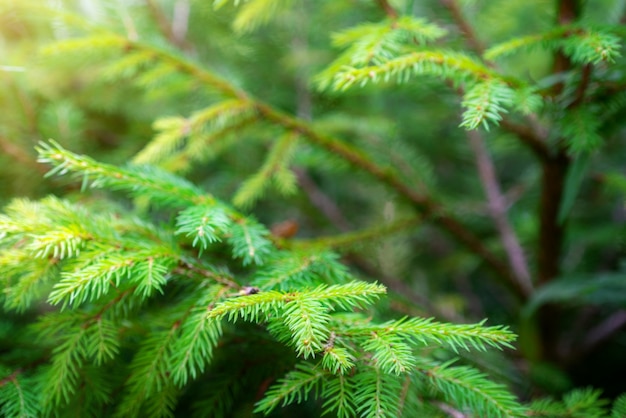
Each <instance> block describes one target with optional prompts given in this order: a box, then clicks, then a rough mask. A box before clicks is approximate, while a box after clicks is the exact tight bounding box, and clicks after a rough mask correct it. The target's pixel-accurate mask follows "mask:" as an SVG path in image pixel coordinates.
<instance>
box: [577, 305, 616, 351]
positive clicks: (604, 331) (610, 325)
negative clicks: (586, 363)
mask: <svg viewBox="0 0 626 418" xmlns="http://www.w3.org/2000/svg"><path fill="white" fill-rule="evenodd" d="M624 326H626V310H624V309H620V310H619V311H617V312H614V313H613V314H612V315H611V316H609V317H608V318H606V319H605V320H604V321H602V322H600V323H599V324H598V325H597V326H595V327H594V328H592V329H591V330H590V331H589V332H588V333H587V339H586V340H585V341H583V343H582V348H581V353H590V352H592V351H593V350H595V349H596V348H597V347H598V346H600V345H601V344H602V343H604V342H605V341H607V340H608V339H609V338H611V336H613V335H614V334H615V333H616V332H618V331H620V330H621V329H622V328H624Z"/></svg>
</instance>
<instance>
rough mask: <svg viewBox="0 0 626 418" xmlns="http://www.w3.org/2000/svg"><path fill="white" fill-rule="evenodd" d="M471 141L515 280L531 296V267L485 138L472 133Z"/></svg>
mask: <svg viewBox="0 0 626 418" xmlns="http://www.w3.org/2000/svg"><path fill="white" fill-rule="evenodd" d="M467 137H468V139H469V142H470V145H471V148H472V150H473V151H474V156H475V157H476V166H477V168H478V174H479V176H480V180H481V182H482V185H483V188H484V189H485V194H486V195H487V203H488V208H489V213H490V215H491V217H492V218H493V221H494V224H495V226H496V229H497V230H498V233H499V234H500V239H501V240H502V245H503V247H504V251H505V252H506V255H507V257H508V259H509V264H510V265H511V269H512V270H513V273H514V275H515V278H516V279H517V282H518V284H519V286H520V288H521V289H523V290H524V294H525V295H526V296H528V295H530V294H531V293H532V291H533V285H532V281H531V278H530V271H529V269H528V263H527V261H526V256H525V255H524V250H523V249H522V246H521V245H520V243H519V240H518V239H517V235H516V234H515V231H514V230H513V227H512V226H511V224H510V223H509V220H508V218H507V206H506V199H505V198H504V195H503V194H502V192H501V190H500V185H499V184H498V179H497V178H496V170H495V168H494V165H493V161H492V160H491V157H490V156H489V152H488V151H487V148H486V146H485V142H484V140H483V137H482V136H481V135H480V133H479V132H478V131H468V132H467Z"/></svg>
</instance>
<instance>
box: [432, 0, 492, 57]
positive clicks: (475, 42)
mask: <svg viewBox="0 0 626 418" xmlns="http://www.w3.org/2000/svg"><path fill="white" fill-rule="evenodd" d="M441 4H443V6H444V7H445V8H447V9H448V10H449V11H450V14H451V15H452V18H453V19H454V22H455V23H456V25H457V26H458V28H459V30H460V31H461V33H462V34H463V35H464V36H465V39H466V41H467V43H468V44H469V46H470V47H471V48H472V49H473V50H474V51H476V53H478V54H479V55H482V53H483V52H484V51H485V45H484V44H483V43H482V42H481V40H480V39H478V36H477V35H476V32H475V31H474V28H472V25H470V23H469V22H468V21H467V19H465V16H463V12H462V11H461V7H460V6H459V4H458V3H457V2H456V0H441Z"/></svg>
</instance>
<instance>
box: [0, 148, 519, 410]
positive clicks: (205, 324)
mask: <svg viewBox="0 0 626 418" xmlns="http://www.w3.org/2000/svg"><path fill="white" fill-rule="evenodd" d="M39 149H40V159H41V160H42V161H46V162H49V163H52V164H53V165H54V166H55V167H54V168H53V170H52V171H51V173H54V174H61V175H63V174H66V175H70V176H71V177H73V178H80V179H81V180H82V181H83V188H86V187H105V188H110V189H113V190H122V191H125V192H127V193H129V194H130V195H132V196H134V197H144V196H145V197H147V198H148V199H149V200H150V201H151V202H154V204H155V205H157V206H159V205H160V206H165V207H180V208H183V209H182V210H181V211H180V212H179V213H178V215H177V217H176V224H177V229H176V230H172V229H168V228H163V227H159V226H156V225H151V224H148V223H146V222H142V221H139V220H137V219H135V218H133V217H132V216H130V215H128V214H125V213H124V212H123V211H118V212H116V213H115V214H114V213H99V214H95V215H94V214H92V213H91V212H90V211H89V210H87V208H85V207H83V206H80V205H76V204H70V203H68V202H66V201H62V200H59V199H56V198H47V199H44V200H42V201H41V202H29V201H24V200H18V201H15V202H14V203H13V204H11V205H10V206H9V207H7V210H6V215H3V218H2V222H3V225H4V228H3V230H4V231H5V233H4V236H3V238H2V245H3V246H4V250H5V252H6V253H7V254H8V255H7V256H6V257H7V258H10V254H11V252H13V251H15V252H16V253H17V255H18V256H20V257H21V256H22V254H23V253H24V252H26V253H27V254H30V255H31V257H32V266H31V267H30V268H33V269H34V268H39V269H42V270H44V271H47V270H49V269H50V265H53V266H54V273H51V274H50V277H49V279H48V280H50V281H51V282H53V283H54V284H53V288H52V289H51V291H50V293H49V296H48V301H49V302H50V303H52V304H61V305H62V306H63V307H64V308H66V309H65V310H64V311H62V312H58V313H52V314H48V315H46V316H44V317H42V318H41V320H40V322H39V323H38V324H37V325H36V328H35V330H36V332H37V333H38V334H39V338H41V341H42V342H45V343H49V342H51V341H56V343H55V344H54V346H53V348H52V349H51V361H50V365H49V366H46V367H44V368H43V371H42V374H41V379H42V382H44V393H45V398H44V401H43V403H42V404H41V407H42V408H43V409H44V410H46V411H50V412H51V411H54V410H56V409H57V408H62V407H63V405H67V404H69V403H70V402H71V401H72V398H73V397H74V396H76V394H77V393H79V392H80V390H81V388H82V387H90V388H91V391H92V393H91V395H90V396H93V397H94V399H92V400H91V401H90V402H91V403H90V404H89V405H90V407H95V405H101V404H103V403H107V402H110V401H111V399H112V398H111V397H112V396H113V395H112V388H111V386H110V382H109V381H107V380H108V379H104V380H102V379H103V376H102V372H103V370H104V368H105V367H110V366H109V364H110V363H111V362H118V361H122V360H121V359H120V358H118V357H119V355H120V347H121V344H122V343H123V341H122V340H120V338H122V333H124V334H127V333H131V335H132V334H135V333H137V332H138V331H139V330H140V329H141V328H142V326H141V322H142V321H143V320H144V319H143V317H144V316H145V315H148V316H149V317H152V321H156V323H157V324H158V323H160V322H163V325H161V326H156V327H154V328H152V327H150V328H152V329H146V330H145V331H141V332H139V334H137V336H136V337H134V338H131V340H132V339H136V338H138V337H139V336H140V335H141V336H142V337H141V338H140V339H139V341H138V342H136V343H133V344H132V345H133V346H135V347H136V352H135V353H134V354H133V356H132V361H130V363H129V364H128V365H127V366H126V367H127V368H128V372H127V373H128V376H127V378H126V379H125V383H124V388H125V391H124V392H123V397H122V399H121V402H120V403H119V406H118V407H117V408H116V410H115V414H116V415H118V416H137V415H141V414H144V413H146V414H148V415H149V416H162V415H163V414H169V413H170V412H168V411H172V410H174V409H175V408H176V405H177V402H178V397H179V396H180V394H179V388H182V387H185V386H188V385H191V384H192V382H193V381H195V380H197V379H200V378H201V377H202V376H203V373H204V372H205V371H206V370H207V367H209V365H210V364H211V361H212V358H213V357H214V351H215V350H216V347H217V346H218V344H219V341H220V339H221V338H222V335H223V329H222V325H221V324H222V320H223V319H228V320H229V321H232V322H235V321H237V319H240V318H241V319H244V320H246V321H251V322H255V323H258V324H267V329H268V331H269V333H270V335H271V336H272V337H273V338H275V339H276V341H279V342H282V343H285V344H286V345H288V346H289V347H292V348H293V350H294V357H300V358H303V359H304V360H307V359H311V360H313V361H314V362H311V363H299V364H300V366H299V368H297V369H296V370H297V371H294V372H291V374H288V375H287V376H286V377H285V380H283V381H282V383H280V386H278V387H274V389H271V390H270V391H268V393H267V394H266V397H265V398H264V400H263V401H262V402H260V403H259V404H258V405H257V409H258V410H259V411H265V412H269V411H271V410H272V409H273V408H274V407H276V406H277V405H279V404H280V403H283V404H287V403H292V402H299V401H303V400H306V399H307V397H308V396H314V397H317V396H320V395H319V394H317V393H316V392H315V390H317V389H315V388H316V387H317V386H316V385H317V384H318V383H321V384H322V387H321V397H322V399H324V402H325V407H324V408H325V409H326V411H328V412H332V411H336V412H337V413H338V414H339V415H340V416H349V415H350V414H353V413H354V411H357V413H358V414H360V415H364V416H380V415H381V414H383V413H384V414H389V413H394V412H393V411H398V410H399V409H398V408H400V407H401V406H400V396H399V393H400V387H401V385H402V383H401V382H402V379H403V376H410V375H411V374H419V373H421V372H420V370H419V369H418V368H417V364H418V361H417V358H418V357H416V356H420V354H419V352H420V350H421V349H423V348H424V347H427V346H429V345H432V344H434V345H449V346H450V347H452V348H454V349H456V347H462V348H466V349H467V348H469V346H473V347H474V348H478V349H484V348H485V346H486V345H491V346H493V347H497V348H499V347H503V346H509V342H510V341H512V340H513V339H514V338H515V336H514V335H513V334H512V333H511V332H509V331H508V330H506V329H504V328H501V327H491V328H486V327H484V326H482V324H477V325H452V324H442V323H434V322H432V321H431V320H422V319H418V318H413V319H403V320H399V321H392V322H387V323H384V324H380V325H376V324H375V323H373V322H372V319H371V318H367V317H365V316H363V315H362V314H359V315H357V316H352V317H350V316H344V315H345V314H344V313H348V312H353V311H355V310H356V309H358V310H362V309H366V308H367V307H368V306H369V305H371V304H372V303H374V302H375V301H376V300H377V299H378V298H379V297H380V295H381V294H384V293H386V289H385V287H384V286H381V285H378V284H375V283H366V282H361V281H355V280H354V279H353V278H351V276H350V275H349V273H348V272H347V271H346V269H345V267H344V266H342V265H341V264H340V263H338V261H337V257H336V255H334V254H332V253H329V252H319V251H308V252H306V251H302V250H296V251H289V250H280V251H278V250H277V249H275V248H273V246H272V244H270V243H269V241H265V242H264V243H263V241H262V240H264V239H265V238H263V235H264V234H266V233H265V232H264V230H263V229H261V228H259V227H255V225H257V224H256V223H255V221H253V220H250V219H247V218H246V217H245V216H243V215H241V214H239V213H238V212H236V211H235V210H234V209H232V208H230V207H229V206H228V205H227V204H226V203H223V202H219V201H217V200H216V199H215V198H213V197H210V196H208V195H205V194H203V193H202V192H201V191H200V190H199V189H196V188H195V187H193V186H192V185H190V184H188V183H187V182H185V181H183V180H182V179H179V178H176V177H174V176H171V175H166V174H165V173H162V172H160V171H155V170H154V169H149V170H148V171H139V170H144V169H142V168H138V167H135V166H129V167H128V168H124V169H120V168H116V167H114V166H110V165H106V164H102V163H98V162H96V161H94V160H92V159H90V158H87V157H82V156H78V155H75V154H72V153H71V152H69V151H66V150H64V149H63V148H61V147H60V146H58V145H57V144H52V145H42V146H41V147H40V148H39ZM139 173H142V174H139ZM222 236H228V243H227V244H228V245H229V246H231V247H232V254H233V257H240V258H243V260H242V264H249V263H250V262H251V261H255V262H256V263H257V264H259V263H260V262H261V259H260V257H262V255H263V254H267V255H268V258H267V264H266V265H264V266H262V267H261V268H260V269H259V270H258V272H257V273H255V274H252V275H251V276H250V277H251V280H250V282H249V284H248V285H245V286H244V285H243V284H239V283H238V280H236V279H234V278H233V277H230V276H228V275H224V274H222V273H220V272H218V271H214V270H213V268H212V267H211V266H210V265H205V264H204V262H203V261H200V260H192V259H191V254H189V253H188V251H186V250H185V249H184V247H182V246H181V245H184V243H185V242H186V241H187V240H188V239H191V238H193V240H192V243H191V245H192V246H193V247H198V249H199V251H207V252H208V251H215V250H216V248H215V247H216V246H223V244H222V243H220V241H221V237H222ZM179 239H180V241H179ZM244 243H245V244H244ZM241 248H246V250H245V251H244V250H241ZM246 251H247V257H248V258H245V257H246V254H242V252H246ZM242 255H243V257H242ZM42 259H43V260H46V263H45V264H42V263H40V260H42ZM19 280H20V277H17V278H16V279H12V278H10V277H9V280H7V279H5V286H6V289H8V290H9V294H11V290H12V287H13V286H14V283H19ZM23 280H29V278H28V277H27V278H24V279H23ZM194 283H195V284H194ZM316 283H317V284H318V285H315V284H316ZM319 283H328V284H319ZM333 283H337V284H333ZM273 289H279V290H273ZM169 292H173V293H174V294H177V293H181V292H182V295H186V296H185V297H184V298H180V297H175V298H174V299H173V300H172V302H171V304H170V305H169V306H168V307H167V308H166V309H165V312H164V313H162V314H159V313H157V312H152V310H151V309H150V305H151V304H153V303H156V300H158V299H159V298H161V297H163V296H167V294H168V293H169ZM160 295H163V296H160ZM41 296H42V295H41V294H33V295H31V296H30V299H31V300H33V301H34V300H35V299H36V298H37V297H39V298H40V297H41ZM5 303H6V306H7V307H8V308H10V307H15V308H19V309H25V308H27V307H28V306H22V305H20V304H17V302H15V301H12V299H10V298H7V299H6V302H5ZM155 315H156V316H155ZM168 318H170V319H169V320H168ZM349 318H353V319H352V320H351V321H350V320H349ZM357 318H358V320H357ZM355 320H356V322H354V321H355ZM359 324H360V325H359ZM136 328H139V329H136ZM123 330H125V331H123ZM144 333H145V335H144ZM128 339H129V336H128V335H126V336H124V337H123V340H124V341H126V340H128ZM129 342H130V341H127V342H124V345H125V346H126V345H127V344H128V343H129ZM424 354H425V353H424ZM98 370H99V371H98ZM316 370H317V371H316ZM90 373H94V377H93V378H92V377H91V376H90ZM354 373H356V374H355V375H353V376H350V374H354ZM98 379H100V380H98ZM113 380H115V379H113ZM318 381H319V382H318ZM322 382H323V383H322ZM490 390H494V393H493V395H494V399H495V403H496V405H493V406H491V407H492V408H494V409H495V410H497V409H499V408H504V407H506V405H503V406H499V405H498V402H499V401H498V395H497V391H498V390H500V389H499V387H496V386H490V387H489V388H487V389H486V391H487V392H489V391H490ZM505 393H506V392H505ZM412 396H419V395H418V393H414V394H413V395H412ZM500 396H503V395H500ZM463 399H465V397H464V398H463ZM503 399H508V398H506V397H504V398H503ZM464 402H465V401H464ZM476 402H478V401H476ZM471 405H474V404H473V403H472V404H471ZM481 405H482V404H481ZM481 408H482V406H481Z"/></svg>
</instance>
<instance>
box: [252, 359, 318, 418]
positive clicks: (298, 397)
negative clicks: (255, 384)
mask: <svg viewBox="0 0 626 418" xmlns="http://www.w3.org/2000/svg"><path fill="white" fill-rule="evenodd" d="M325 375H326V372H325V371H324V370H323V369H321V368H317V367H315V365H313V364H311V363H308V362H301V363H298V364H297V365H296V367H295V369H294V370H293V371H291V372H289V373H288V374H287V375H286V376H285V377H284V378H282V379H280V380H278V382H277V383H276V384H274V385H273V386H272V387H270V389H269V390H268V391H267V392H265V395H264V397H263V399H261V400H260V401H259V402H257V404H256V405H255V409H254V412H263V413H264V414H266V415H267V414H269V413H270V412H272V411H273V410H274V409H276V408H277V407H279V406H285V405H289V404H292V403H301V402H303V401H306V400H307V399H308V398H309V396H310V394H311V393H317V392H318V390H317V388H318V386H319V384H320V382H321V380H322V379H323V378H324V376H325Z"/></svg>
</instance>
